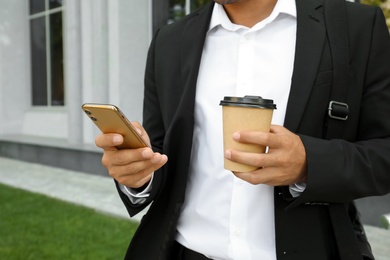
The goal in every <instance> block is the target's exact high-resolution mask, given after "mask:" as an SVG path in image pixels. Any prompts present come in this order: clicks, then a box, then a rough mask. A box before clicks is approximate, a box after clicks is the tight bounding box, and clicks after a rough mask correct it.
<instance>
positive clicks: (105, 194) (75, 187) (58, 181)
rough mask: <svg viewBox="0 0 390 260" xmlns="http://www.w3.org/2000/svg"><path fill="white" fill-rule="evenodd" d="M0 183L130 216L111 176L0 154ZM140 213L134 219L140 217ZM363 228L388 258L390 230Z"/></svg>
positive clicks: (382, 258) (381, 259) (382, 259)
mask: <svg viewBox="0 0 390 260" xmlns="http://www.w3.org/2000/svg"><path fill="white" fill-rule="evenodd" d="M0 183H3V184H6V185H9V186H13V187H17V188H21V189H24V190H28V191H32V192H36V193H41V194H45V195H47V196H49V197H53V198H57V199H61V200H64V201H68V202H71V203H75V204H79V205H83V206H85V207H89V208H93V209H95V210H96V211H98V212H103V213H105V214H110V215H115V216H118V217H123V218H127V219H130V218H129V216H128V214H127V211H126V210H125V207H124V206H123V204H122V202H121V200H120V198H119V195H118V194H117V191H116V188H115V185H114V182H113V180H112V179H111V178H110V177H101V176H96V175H92V174H86V173H81V172H75V171H69V170H64V169H60V168H54V167H49V166H44V165H40V164H33V163H26V162H22V161H18V160H12V159H8V158H3V157H0ZM142 215H143V213H140V214H139V215H138V216H136V217H135V218H133V220H135V221H139V220H140V218H141V217H142ZM365 229H366V232H367V236H368V238H369V240H370V243H371V246H372V248H373V252H374V254H375V256H376V260H390V230H386V229H382V228H378V227H373V226H365Z"/></svg>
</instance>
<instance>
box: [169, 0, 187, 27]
mask: <svg viewBox="0 0 390 260" xmlns="http://www.w3.org/2000/svg"><path fill="white" fill-rule="evenodd" d="M185 4H186V1H185V0H170V1H169V19H168V23H172V22H174V21H177V20H179V19H180V18H182V17H183V16H184V15H185V14H186V11H185Z"/></svg>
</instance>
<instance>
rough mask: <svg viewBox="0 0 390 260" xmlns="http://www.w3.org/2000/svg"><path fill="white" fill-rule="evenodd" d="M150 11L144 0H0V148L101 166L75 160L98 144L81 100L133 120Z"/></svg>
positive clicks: (49, 160)
mask: <svg viewBox="0 0 390 260" xmlns="http://www.w3.org/2000/svg"><path fill="white" fill-rule="evenodd" d="M152 11H153V8H152V1H151V0H143V1H133V0H109V1H107V0H83V1H79V0H66V1H65V0H64V1H62V0H30V1H28V0H16V1H7V0H1V1H0V156H6V157H11V158H17V159H22V160H27V161H32V162H38V163H44V164H49V165H53V166H60V167H65V168H71V169H74V170H83V171H87V172H94V171H101V169H95V167H93V166H86V165H85V166H83V165H84V164H89V165H92V164H95V163H96V162H98V164H100V159H94V158H100V156H101V152H100V151H99V150H98V149H96V147H95V146H94V138H95V136H96V135H97V134H98V133H99V131H98V130H97V128H96V127H95V126H94V125H93V124H92V123H91V122H89V120H90V119H89V118H88V117H86V116H85V115H83V113H82V111H81V105H82V104H83V103H85V102H100V103H113V104H116V105H118V106H120V107H121V108H122V110H123V111H124V112H125V113H126V114H127V115H128V117H129V118H130V119H131V120H137V121H141V113H142V99H143V74H144V67H145V59H146V54H147V49H148V46H149V43H150V40H151V37H152V31H153V25H152ZM84 157H85V158H84ZM81 159H84V162H83V160H81ZM88 162H89V163H88ZM98 168H99V167H98Z"/></svg>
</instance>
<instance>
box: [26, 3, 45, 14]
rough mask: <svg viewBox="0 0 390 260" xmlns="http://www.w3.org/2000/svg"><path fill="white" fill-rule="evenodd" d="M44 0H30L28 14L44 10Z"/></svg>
mask: <svg viewBox="0 0 390 260" xmlns="http://www.w3.org/2000/svg"><path fill="white" fill-rule="evenodd" d="M45 1H46V0H30V14H36V13H39V12H43V11H45Z"/></svg>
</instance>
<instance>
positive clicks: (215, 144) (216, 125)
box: [176, 0, 296, 260]
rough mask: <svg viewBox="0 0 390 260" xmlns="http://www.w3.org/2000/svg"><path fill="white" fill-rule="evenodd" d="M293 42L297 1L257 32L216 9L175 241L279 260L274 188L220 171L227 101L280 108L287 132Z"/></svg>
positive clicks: (219, 255) (212, 251)
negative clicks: (253, 100) (253, 98)
mask: <svg viewBox="0 0 390 260" xmlns="http://www.w3.org/2000/svg"><path fill="white" fill-rule="evenodd" d="M295 42H296V7H295V1H290V0H279V1H278V2H277V4H276V6H275V8H274V10H273V12H272V13H271V15H270V16H269V17H268V18H266V19H265V20H263V21H261V22H259V23H258V24H256V25H255V26H253V27H252V28H247V27H244V26H240V25H236V24H233V23H231V21H230V20H229V18H228V16H227V15H226V13H225V11H224V8H223V7H222V6H221V5H219V4H215V7H214V10H213V14H212V19H211V24H210V29H209V31H208V34H207V36H206V42H205V46H204V50H203V55H202V61H201V65H200V71H199V76H198V82H197V89H196V103H195V126H194V136H193V146H192V156H191V167H190V174H189V179H188V186H187V191H186V199H185V203H184V205H183V207H182V212H181V215H180V218H179V222H178V226H177V231H178V234H177V237H176V239H177V241H178V242H179V243H181V244H182V245H184V246H185V247H188V248H190V249H192V250H194V251H197V252H199V253H202V254H204V255H206V256H207V257H209V258H212V259H235V260H251V259H253V260H259V259H261V260H275V259H276V252H275V223H274V197H273V190H274V188H273V187H271V186H268V185H252V184H249V183H247V182H244V181H242V180H240V179H238V178H236V177H235V176H234V175H233V174H232V172H230V171H227V170H224V168H223V158H224V150H223V139H222V107H221V106H219V102H220V100H222V99H223V97H224V96H245V95H257V96H262V97H263V98H266V99H273V100H274V103H276V104H277V110H275V111H274V116H273V121H272V123H273V124H278V125H283V122H284V117H285V113H286V107H287V100H288V96H289V93H290V85H291V77H292V71H293V63H294V54H295Z"/></svg>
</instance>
